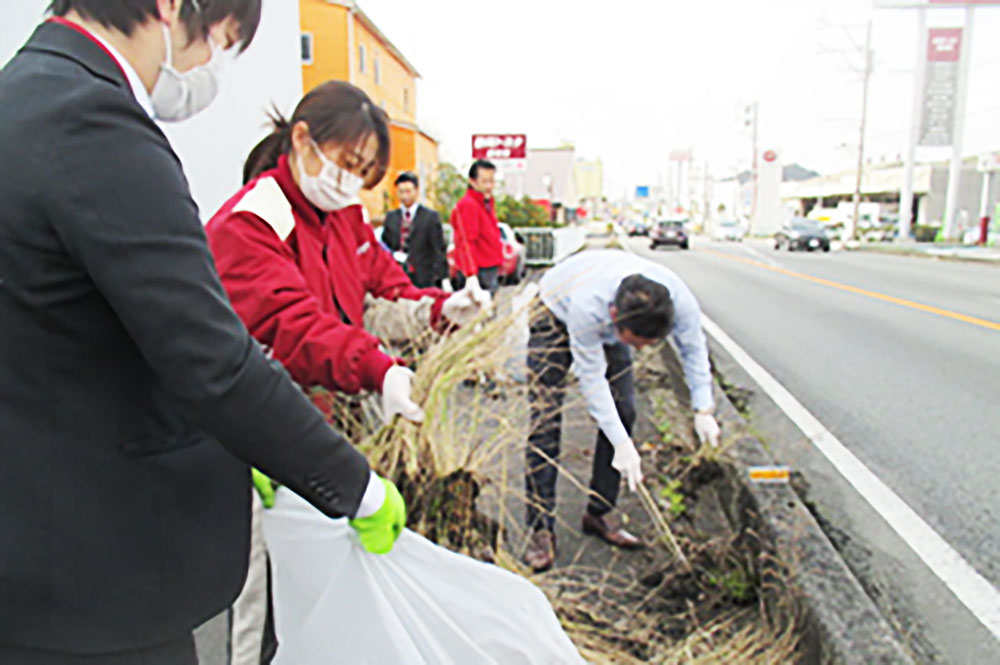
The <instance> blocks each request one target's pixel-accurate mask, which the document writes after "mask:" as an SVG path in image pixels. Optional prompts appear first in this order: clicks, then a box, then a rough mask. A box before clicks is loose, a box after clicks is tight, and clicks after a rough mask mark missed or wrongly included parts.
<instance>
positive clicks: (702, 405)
mask: <svg viewBox="0 0 1000 665" xmlns="http://www.w3.org/2000/svg"><path fill="white" fill-rule="evenodd" d="M540 287H541V290H540V297H541V299H542V302H543V303H544V305H545V308H544V311H543V312H542V313H541V314H540V315H539V316H537V317H536V318H535V320H534V321H533V322H532V325H531V339H530V342H529V354H528V369H529V372H530V379H529V381H530V385H531V392H530V398H531V403H532V406H531V434H530V436H529V438H528V451H527V464H526V469H525V470H526V486H527V494H528V525H529V528H531V529H533V530H534V533H533V535H532V539H531V543H530V545H529V547H528V550H527V553H526V555H525V560H526V561H527V563H528V564H529V565H530V566H532V568H534V569H535V570H536V571H542V570H547V569H548V568H550V567H551V566H552V564H553V562H554V560H555V536H554V534H553V531H554V523H555V520H554V515H555V490H556V478H557V476H558V470H557V463H558V458H559V428H560V424H561V411H562V403H563V397H564V394H565V383H566V374H567V372H568V370H569V368H570V367H571V366H572V368H573V373H574V374H575V375H576V377H577V379H578V380H579V382H580V389H581V391H582V392H583V396H584V399H585V401H586V404H587V410H588V411H589V412H590V415H591V416H592V417H593V418H594V420H596V421H597V424H598V427H599V428H600V431H599V433H598V437H597V449H596V451H595V454H594V466H593V472H592V477H591V482H590V489H591V499H590V502H589V504H588V506H587V513H586V515H584V518H583V530H584V533H588V534H593V535H596V536H599V537H600V538H602V539H604V540H605V541H607V542H609V543H611V544H613V545H616V546H619V547H625V548H631V549H635V548H639V547H642V546H643V545H642V542H641V541H640V540H639V539H638V538H636V537H635V536H633V535H631V534H629V533H628V532H627V531H625V530H624V529H622V528H621V527H620V526H616V525H613V524H612V522H611V520H609V519H608V513H610V512H611V510H612V509H613V508H614V506H615V503H616V501H617V499H618V489H619V485H620V483H621V478H622V477H624V478H625V481H626V483H627V484H628V486H629V489H631V490H632V491H635V489H636V487H637V486H638V484H639V483H641V482H642V468H641V463H640V459H639V453H638V452H637V451H636V448H635V444H634V443H633V442H632V438H631V430H632V425H633V423H634V422H635V418H636V413H635V387H634V384H633V380H632V351H631V348H630V347H632V348H636V349H641V348H643V347H644V346H647V345H649V344H654V343H657V342H659V341H660V340H662V339H663V338H665V337H666V336H667V335H668V334H669V335H671V336H672V338H673V340H674V343H675V344H676V345H677V348H678V350H679V351H680V355H681V361H682V364H683V366H684V375H685V379H686V382H687V385H688V388H689V389H690V391H691V405H692V407H693V409H694V412H695V415H694V425H695V431H696V432H697V434H698V438H699V439H700V440H701V442H702V443H709V444H711V445H718V440H719V425H718V423H717V422H716V420H715V417H714V416H713V411H714V406H715V405H714V401H713V398H712V376H711V373H710V370H709V362H708V348H707V346H706V344H705V334H704V332H703V331H702V329H701V310H700V309H699V307H698V302H697V300H695V297H694V295H693V294H692V293H691V291H690V289H688V287H687V285H685V284H684V282H683V281H681V279H680V278H679V277H678V276H677V275H676V274H674V273H673V271H671V270H669V269H668V268H666V267H664V266H662V265H659V264H658V263H654V262H652V261H648V260H645V259H642V258H639V257H636V256H634V255H632V254H627V253H625V252H622V251H617V250H600V251H589V252H582V253H580V254H577V255H575V256H572V257H570V258H569V259H566V260H565V261H563V262H562V263H560V264H558V265H557V266H555V267H554V268H552V269H551V270H549V271H548V273H546V274H545V276H544V277H543V278H542V280H541V284H540Z"/></svg>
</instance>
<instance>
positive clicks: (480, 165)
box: [469, 159, 497, 180]
mask: <svg viewBox="0 0 1000 665" xmlns="http://www.w3.org/2000/svg"><path fill="white" fill-rule="evenodd" d="M484 169H485V170H486V171H496V170H497V167H496V164H494V163H493V162H490V161H487V160H485V159H477V160H476V161H474V162H472V168H470V169H469V180H475V179H476V178H478V177H479V171H480V170H484Z"/></svg>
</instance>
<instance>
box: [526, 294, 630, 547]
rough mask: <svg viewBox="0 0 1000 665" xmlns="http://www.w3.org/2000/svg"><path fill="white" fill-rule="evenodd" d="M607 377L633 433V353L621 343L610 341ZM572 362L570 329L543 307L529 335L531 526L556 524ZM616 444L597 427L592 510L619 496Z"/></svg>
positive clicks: (602, 509) (600, 511)
mask: <svg viewBox="0 0 1000 665" xmlns="http://www.w3.org/2000/svg"><path fill="white" fill-rule="evenodd" d="M604 355H605V357H606V358H607V361H608V370H607V374H606V377H607V379H608V382H609V383H610V384H611V393H612V395H613V397H614V399H615V407H616V408H617V409H618V416H619V417H620V418H621V420H622V424H623V425H625V429H626V431H628V433H629V434H630V435H631V434H632V426H633V425H634V424H635V418H636V412H635V383H634V381H633V378H632V353H631V350H630V349H629V348H628V346H626V345H625V344H622V343H620V342H619V343H617V344H612V345H606V346H605V347H604ZM572 362H573V356H572V354H571V352H570V346H569V333H568V332H567V330H566V326H565V325H564V324H563V322H562V321H560V320H559V319H557V318H556V317H555V315H554V314H552V312H550V311H549V310H548V309H546V308H543V311H542V312H541V313H540V314H539V315H538V316H537V317H536V318H535V320H534V321H533V322H532V324H531V336H530V338H529V340H528V385H529V392H528V399H529V401H530V402H531V433H530V434H529V435H528V448H527V452H526V457H525V489H526V491H527V495H528V496H527V499H528V514H527V520H528V521H527V524H528V528H529V529H534V530H538V529H548V530H549V531H552V530H553V528H554V527H555V509H556V480H557V479H558V477H559V469H558V467H557V466H556V465H557V463H558V461H559V447H560V446H559V439H560V428H561V426H562V407H563V400H564V398H565V394H566V374H567V372H568V371H569V368H570V365H571V364H572ZM614 456H615V449H614V446H612V445H611V442H610V441H608V437H607V436H605V435H604V432H602V431H600V430H598V433H597V444H596V448H595V450H594V464H593V468H592V470H591V477H590V491H591V495H590V500H589V502H588V503H587V512H588V513H590V514H591V515H595V516H597V517H601V516H603V515H606V514H607V513H609V512H610V511H611V510H612V508H614V506H615V503H616V502H617V501H618V490H619V487H620V485H621V474H620V473H619V472H618V471H617V470H616V469H615V468H614V467H612V466H611V462H612V460H613V459H614Z"/></svg>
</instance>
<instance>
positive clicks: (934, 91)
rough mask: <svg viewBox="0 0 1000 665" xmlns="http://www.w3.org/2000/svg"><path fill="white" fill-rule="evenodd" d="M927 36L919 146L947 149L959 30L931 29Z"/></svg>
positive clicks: (951, 134)
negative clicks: (943, 147) (945, 147)
mask: <svg viewBox="0 0 1000 665" xmlns="http://www.w3.org/2000/svg"><path fill="white" fill-rule="evenodd" d="M927 32H928V36H927V63H926V64H925V67H926V69H925V70H924V72H925V74H924V97H923V104H922V107H923V114H922V117H921V123H920V143H919V145H922V146H928V147H936V146H950V145H952V143H953V142H954V141H953V139H954V129H955V107H956V104H957V102H958V79H959V63H960V56H961V54H962V48H963V47H962V28H931V29H930V30H928V31H927Z"/></svg>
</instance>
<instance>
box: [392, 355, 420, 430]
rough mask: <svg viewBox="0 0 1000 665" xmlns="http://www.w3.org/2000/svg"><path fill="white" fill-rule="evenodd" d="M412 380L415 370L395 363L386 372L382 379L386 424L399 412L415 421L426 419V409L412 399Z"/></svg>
mask: <svg viewBox="0 0 1000 665" xmlns="http://www.w3.org/2000/svg"><path fill="white" fill-rule="evenodd" d="M412 382H413V372H411V371H410V370H408V369H407V368H405V367H401V366H399V365H393V366H392V367H390V368H389V371H388V372H386V373H385V379H384V380H383V381H382V418H383V419H384V420H385V424H386V425H388V424H389V423H391V422H392V419H393V418H394V417H396V415H397V414H398V415H401V416H403V417H404V418H406V419H407V420H410V421H413V422H415V423H420V422H423V421H424V410H423V409H421V408H420V407H419V406H418V405H417V403H416V402H414V401H413V400H412V399H410V384H411V383H412Z"/></svg>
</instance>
